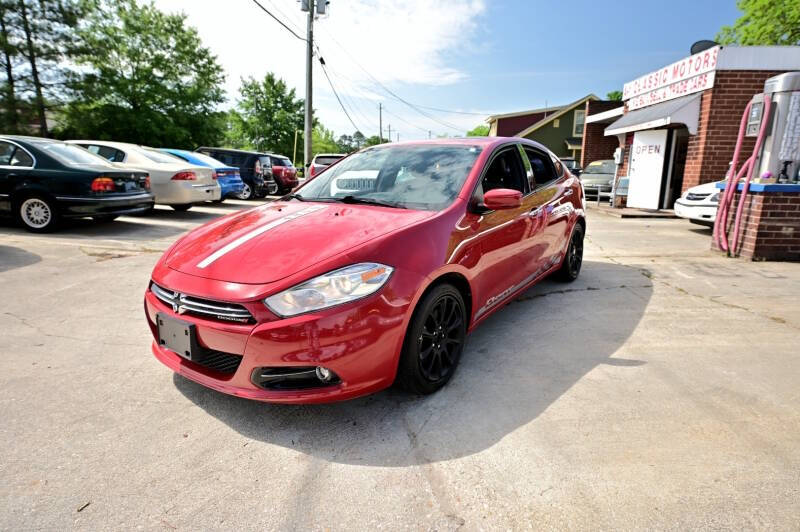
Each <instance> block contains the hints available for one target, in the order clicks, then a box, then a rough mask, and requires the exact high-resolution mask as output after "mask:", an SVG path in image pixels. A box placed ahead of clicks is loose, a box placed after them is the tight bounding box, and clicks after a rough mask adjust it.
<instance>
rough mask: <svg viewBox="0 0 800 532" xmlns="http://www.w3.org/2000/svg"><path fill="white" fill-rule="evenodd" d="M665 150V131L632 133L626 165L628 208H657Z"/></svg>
mask: <svg viewBox="0 0 800 532" xmlns="http://www.w3.org/2000/svg"><path fill="white" fill-rule="evenodd" d="M666 148H667V130H666V129H656V130H654V131H637V132H636V133H634V134H633V145H632V146H631V157H630V163H629V165H628V178H629V180H628V207H636V208H639V209H658V207H659V205H658V197H659V196H660V195H661V176H662V175H663V173H664V155H666V153H665V152H666Z"/></svg>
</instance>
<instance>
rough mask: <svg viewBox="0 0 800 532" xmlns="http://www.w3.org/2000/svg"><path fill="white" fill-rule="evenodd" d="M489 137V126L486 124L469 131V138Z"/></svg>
mask: <svg viewBox="0 0 800 532" xmlns="http://www.w3.org/2000/svg"><path fill="white" fill-rule="evenodd" d="M488 135H489V126H487V125H486V124H481V125H479V126H475V128H474V129H470V130H469V131H467V136H468V137H486V136H488Z"/></svg>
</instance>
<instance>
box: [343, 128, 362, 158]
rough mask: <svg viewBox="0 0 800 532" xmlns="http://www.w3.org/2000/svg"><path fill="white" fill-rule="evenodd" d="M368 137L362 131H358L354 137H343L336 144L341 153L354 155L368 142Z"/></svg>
mask: <svg viewBox="0 0 800 532" xmlns="http://www.w3.org/2000/svg"><path fill="white" fill-rule="evenodd" d="M366 140H367V139H366V137H365V136H364V134H363V133H361V132H360V131H356V132H355V133H353V134H352V135H341V136H340V137H339V140H337V141H336V143H337V144H338V145H339V152H340V153H352V152H354V151H357V150H360V149H361V148H362V147H363V146H364V142H366Z"/></svg>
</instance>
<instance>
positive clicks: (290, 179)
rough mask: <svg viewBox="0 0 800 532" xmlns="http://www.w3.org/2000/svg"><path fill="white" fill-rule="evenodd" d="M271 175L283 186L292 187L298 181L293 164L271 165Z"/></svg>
mask: <svg viewBox="0 0 800 532" xmlns="http://www.w3.org/2000/svg"><path fill="white" fill-rule="evenodd" d="M272 176H273V177H274V178H275V180H276V181H277V182H278V183H280V184H281V185H283V186H284V187H288V188H294V187H296V186H297V185H298V183H299V182H300V181H299V180H298V179H297V168H295V167H294V166H280V165H279V166H275V165H273V166H272Z"/></svg>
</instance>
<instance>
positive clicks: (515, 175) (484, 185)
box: [475, 147, 529, 202]
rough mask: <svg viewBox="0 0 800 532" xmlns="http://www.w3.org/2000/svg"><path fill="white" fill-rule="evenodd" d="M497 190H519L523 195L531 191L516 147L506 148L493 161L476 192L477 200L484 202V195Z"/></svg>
mask: <svg viewBox="0 0 800 532" xmlns="http://www.w3.org/2000/svg"><path fill="white" fill-rule="evenodd" d="M496 188H507V189H511V190H519V191H520V192H522V194H523V195H525V194H527V193H528V191H529V189H528V180H527V178H526V175H525V170H524V169H523V166H522V161H521V160H520V157H519V152H518V151H517V148H516V147H509V148H505V149H503V150H502V151H501V152H500V153H499V154H498V155H496V156H495V157H494V159H492V162H491V163H489V167H488V168H487V170H486V173H485V174H484V175H483V179H481V182H480V184H479V185H478V188H477V189H476V190H475V196H476V199H477V200H478V201H479V202H483V194H484V193H485V192H488V191H490V190H493V189H496Z"/></svg>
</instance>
